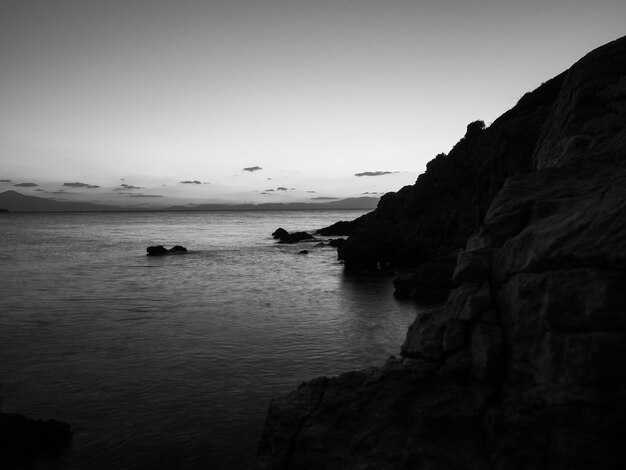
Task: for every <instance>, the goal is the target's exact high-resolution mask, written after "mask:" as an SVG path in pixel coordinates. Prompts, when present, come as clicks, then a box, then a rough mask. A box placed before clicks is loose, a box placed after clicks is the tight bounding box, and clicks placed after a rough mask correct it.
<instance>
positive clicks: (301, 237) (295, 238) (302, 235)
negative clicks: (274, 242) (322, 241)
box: [272, 227, 315, 243]
mask: <svg viewBox="0 0 626 470" xmlns="http://www.w3.org/2000/svg"><path fill="white" fill-rule="evenodd" d="M272 237H274V238H276V239H278V243H298V242H301V241H307V240H315V238H314V237H313V235H311V234H310V233H307V232H293V233H289V232H288V231H287V230H285V229H284V228H282V227H281V228H279V229H277V230H276V231H274V233H272Z"/></svg>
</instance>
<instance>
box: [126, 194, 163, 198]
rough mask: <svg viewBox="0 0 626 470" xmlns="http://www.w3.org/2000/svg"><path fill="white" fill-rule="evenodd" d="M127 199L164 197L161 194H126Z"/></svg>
mask: <svg viewBox="0 0 626 470" xmlns="http://www.w3.org/2000/svg"><path fill="white" fill-rule="evenodd" d="M124 196H126V197H163V196H161V195H160V194H124Z"/></svg>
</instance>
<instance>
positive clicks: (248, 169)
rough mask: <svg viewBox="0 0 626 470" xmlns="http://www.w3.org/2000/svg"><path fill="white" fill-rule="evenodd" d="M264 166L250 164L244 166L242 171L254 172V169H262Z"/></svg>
mask: <svg viewBox="0 0 626 470" xmlns="http://www.w3.org/2000/svg"><path fill="white" fill-rule="evenodd" d="M262 169H263V168H261V167H260V166H248V167H246V168H244V169H243V170H242V171H249V172H253V171H259V170H262Z"/></svg>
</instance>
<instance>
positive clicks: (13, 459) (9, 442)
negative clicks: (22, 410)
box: [0, 413, 72, 469]
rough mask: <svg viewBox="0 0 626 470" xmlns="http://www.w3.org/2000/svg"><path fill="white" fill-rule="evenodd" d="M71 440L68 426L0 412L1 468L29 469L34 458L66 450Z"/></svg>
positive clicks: (53, 421)
mask: <svg viewBox="0 0 626 470" xmlns="http://www.w3.org/2000/svg"><path fill="white" fill-rule="evenodd" d="M71 438H72V431H71V429H70V426H69V424H67V423H63V422H60V421H57V420H55V419H51V420H48V421H42V420H33V419H30V418H26V417H25V416H22V415H20V414H9V413H0V468H7V469H19V468H28V466H29V465H30V464H31V463H32V461H33V460H34V459H36V458H40V457H45V456H46V455H51V454H54V453H56V452H59V451H61V450H63V449H64V448H66V447H67V446H68V444H69V442H70V440H71Z"/></svg>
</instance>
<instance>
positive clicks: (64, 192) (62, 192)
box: [35, 189, 78, 194]
mask: <svg viewBox="0 0 626 470" xmlns="http://www.w3.org/2000/svg"><path fill="white" fill-rule="evenodd" d="M35 191H36V190H35ZM48 192H49V193H50V194H78V193H72V192H69V191H65V190H63V189H59V190H58V191H48Z"/></svg>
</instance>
